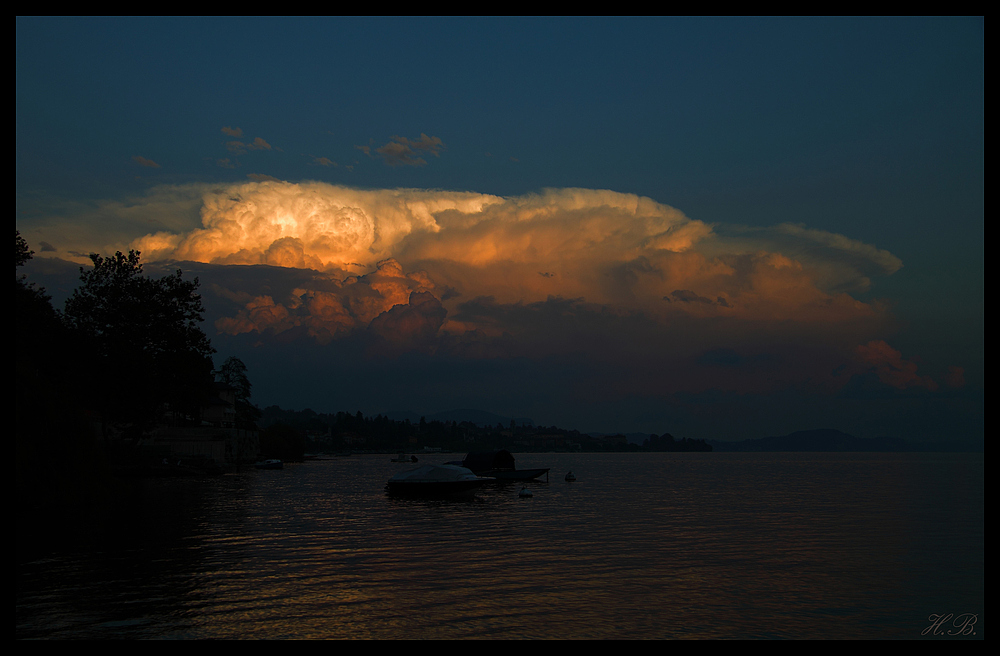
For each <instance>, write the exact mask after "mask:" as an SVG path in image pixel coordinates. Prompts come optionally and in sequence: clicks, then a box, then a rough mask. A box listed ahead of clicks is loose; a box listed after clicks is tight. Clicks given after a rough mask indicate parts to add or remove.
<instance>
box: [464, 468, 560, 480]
mask: <svg viewBox="0 0 1000 656" xmlns="http://www.w3.org/2000/svg"><path fill="white" fill-rule="evenodd" d="M548 472H549V468H545V469H509V470H503V469H491V470H489V471H484V472H476V474H477V475H479V476H488V477H490V478H495V479H497V480H498V481H530V480H533V479H536V478H538V477H539V476H541V475H542V474H547V473H548Z"/></svg>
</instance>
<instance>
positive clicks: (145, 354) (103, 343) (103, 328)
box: [64, 250, 215, 439]
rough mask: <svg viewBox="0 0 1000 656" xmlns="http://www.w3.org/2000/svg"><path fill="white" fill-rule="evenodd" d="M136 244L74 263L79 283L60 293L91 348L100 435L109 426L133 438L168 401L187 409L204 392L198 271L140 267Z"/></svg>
mask: <svg viewBox="0 0 1000 656" xmlns="http://www.w3.org/2000/svg"><path fill="white" fill-rule="evenodd" d="M139 258H140V253H139V252H138V251H134V250H133V251H129V253H128V255H127V256H126V255H124V254H122V253H121V251H119V252H117V253H116V254H115V255H114V256H112V257H108V258H103V257H101V256H100V255H96V254H92V255H91V256H90V259H91V260H92V261H93V263H94V268H93V269H90V270H84V269H83V268H82V267H81V268H80V280H81V282H82V285H81V286H80V287H78V288H77V289H76V290H75V291H74V292H73V295H72V296H71V297H70V298H69V300H67V301H66V311H65V315H64V316H65V318H66V321H67V323H68V325H69V326H71V327H72V328H74V329H75V330H77V331H79V332H80V333H82V334H83V335H84V336H85V337H86V339H87V340H88V341H89V343H90V346H91V348H92V354H91V357H92V359H93V364H94V365H95V368H94V369H93V370H92V371H93V375H94V379H95V380H94V381H93V383H94V385H93V389H94V392H95V397H96V398H95V399H94V401H95V402H96V404H97V406H98V408H99V409H100V412H101V418H102V423H103V426H104V431H105V435H106V436H107V435H108V429H109V427H111V426H114V427H117V428H118V430H120V431H122V436H123V437H131V438H133V439H138V437H140V436H141V435H142V433H143V432H145V431H147V430H148V429H149V428H150V427H152V425H153V424H154V423H155V422H156V421H157V420H158V419H159V418H160V417H161V416H162V413H163V411H164V409H165V407H169V409H170V410H171V411H172V414H173V416H174V417H175V418H176V417H185V416H187V417H192V418H193V417H195V416H196V415H197V414H198V412H199V409H200V407H201V405H202V403H203V402H204V400H205V398H206V396H207V395H208V394H210V386H211V382H212V376H211V372H212V359H211V355H212V353H214V352H215V349H213V348H212V345H211V343H210V342H209V340H208V337H207V336H206V335H205V333H204V332H203V331H202V330H201V328H200V327H199V325H198V324H199V323H200V322H201V321H202V313H203V312H204V308H203V306H202V303H201V296H199V295H198V293H197V289H198V279H197V278H195V279H194V280H193V281H186V280H184V279H183V278H182V274H181V271H180V270H179V269H178V270H177V272H176V273H175V274H173V275H168V276H164V277H163V278H158V279H154V278H149V277H148V276H146V275H144V274H143V271H142V264H141V263H140V261H139Z"/></svg>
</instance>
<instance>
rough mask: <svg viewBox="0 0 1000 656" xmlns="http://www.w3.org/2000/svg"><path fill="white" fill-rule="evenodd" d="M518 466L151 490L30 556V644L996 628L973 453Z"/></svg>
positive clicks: (667, 458) (370, 468)
mask: <svg viewBox="0 0 1000 656" xmlns="http://www.w3.org/2000/svg"><path fill="white" fill-rule="evenodd" d="M456 457H457V458H461V457H462V456H461V455H457V456H455V455H450V456H442V457H440V458H433V457H427V458H421V462H441V461H443V460H447V459H454V458H456ZM516 457H517V464H518V467H520V468H530V467H551V468H552V472H551V474H550V479H549V481H548V482H547V483H546V482H545V479H544V477H543V479H542V481H540V482H535V483H533V484H532V485H531V489H532V490H533V492H534V497H533V498H530V499H522V498H518V495H517V493H518V490H519V489H520V486H519V485H512V486H508V487H502V488H486V489H484V490H482V491H480V492H479V493H478V494H477V496H476V498H475V499H474V500H472V501H466V502H445V501H419V500H397V499H392V498H389V497H387V496H386V495H385V494H384V491H383V490H384V485H385V482H386V480H388V478H389V477H390V476H392V475H393V474H394V473H395V472H397V471H399V470H400V469H401V468H404V467H405V466H404V465H397V464H393V463H391V462H390V456H388V455H366V456H354V457H350V458H338V459H334V460H326V461H314V462H308V463H303V464H291V465H286V468H285V469H284V470H281V471H256V470H253V471H248V472H245V473H241V474H231V475H226V476H222V477H219V478H214V479H204V480H155V481H146V482H144V483H142V486H141V489H140V491H139V493H137V495H136V496H137V498H135V499H132V500H130V502H129V503H127V504H123V506H124V507H123V508H121V509H120V510H116V511H115V512H114V513H113V514H111V515H109V516H108V517H106V518H104V519H103V520H99V521H98V520H95V522H94V523H93V524H92V525H91V527H90V529H89V530H87V531H82V532H81V534H80V536H79V538H78V539H75V540H73V541H72V543H71V544H63V545H60V546H58V547H51V548H47V549H44V550H40V549H33V550H32V551H33V553H32V554H31V555H30V556H29V557H22V558H21V559H20V561H19V563H18V567H17V604H16V630H17V638H19V639H21V638H56V639H93V638H129V639H135V638H141V639H150V638H152V639H204V638H218V639H280V638H303V639H304V638H353V639H359V638H364V639H367V638H408V639H412V638H421V639H422V638H501V639H502V638H619V639H625V638H695V639H713V638H904V639H910V638H921V637H926V638H932V637H933V638H934V639H938V640H954V639H968V638H978V639H982V638H983V631H984V613H983V611H984V605H983V604H984V554H983V546H984V540H983V523H984V522H983V520H984V487H983V482H984V476H983V474H984V454H922V453H912V454H910V453H906V454H896V453H894V454H834V453H755V454H744V453H708V454H701V453H653V454H648V453H647V454H519V455H517V454H516ZM571 469H572V470H573V472H574V473H575V474H576V476H577V479H578V480H577V481H576V482H574V483H566V482H564V481H563V475H564V474H565V473H566V472H567V471H568V470H571ZM20 539H24V536H22V537H21V538H20ZM949 614H950V615H951V617H949ZM966 614H972V615H966ZM932 616H940V617H941V619H942V620H943V619H947V621H945V622H943V623H940V624H938V625H935V622H934V619H933V618H932ZM959 618H961V619H959ZM934 634H936V635H934Z"/></svg>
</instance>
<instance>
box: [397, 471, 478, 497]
mask: <svg viewBox="0 0 1000 656" xmlns="http://www.w3.org/2000/svg"><path fill="white" fill-rule="evenodd" d="M489 480H491V479H488V478H480V477H479V476H476V475H475V474H473V473H472V471H471V470H470V469H467V468H465V467H459V466H457V465H423V466H421V467H417V468H416V469H408V470H406V471H402V472H399V473H398V474H396V475H395V476H393V477H392V478H390V479H389V482H388V483H386V485H385V490H386V492H388V493H389V494H391V495H394V496H407V497H463V496H472V495H474V494H475V493H476V490H478V489H479V488H480V487H481V486H482V485H483V483H486V482H487V481H489Z"/></svg>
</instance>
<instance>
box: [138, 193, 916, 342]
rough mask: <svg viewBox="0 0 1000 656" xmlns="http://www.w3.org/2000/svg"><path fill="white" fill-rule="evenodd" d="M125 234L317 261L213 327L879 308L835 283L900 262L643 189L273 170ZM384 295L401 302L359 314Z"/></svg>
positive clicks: (173, 254) (173, 255) (268, 258)
mask: <svg viewBox="0 0 1000 656" xmlns="http://www.w3.org/2000/svg"><path fill="white" fill-rule="evenodd" d="M132 247H133V248H137V249H139V250H141V251H142V252H143V257H144V259H147V260H148V259H154V260H163V259H174V260H190V261H197V262H206V263H215V264H268V265H274V266H281V267H293V268H299V269H312V270H315V271H317V272H321V273H322V275H323V276H324V280H326V281H327V283H326V284H325V286H324V288H322V289H320V288H318V287H317V288H316V289H306V288H301V289H297V290H295V292H294V293H293V294H291V295H290V296H288V297H285V298H275V297H273V296H269V295H259V296H253V298H252V300H251V301H249V302H247V303H246V304H245V307H244V309H243V310H242V311H241V312H240V314H239V315H238V316H235V317H231V318H229V319H226V320H224V321H222V322H220V324H219V326H218V327H219V329H220V330H223V331H225V332H229V333H240V332H250V331H263V330H273V331H276V332H280V331H282V330H288V329H291V328H293V327H298V328H304V329H306V330H307V331H308V333H309V334H310V335H312V336H314V337H316V338H317V339H319V340H320V341H327V340H330V339H335V338H337V337H338V336H340V335H344V334H347V333H349V332H351V331H352V330H354V329H356V328H358V327H364V328H367V329H370V330H375V329H376V328H377V329H378V330H380V331H382V334H385V335H388V334H389V333H390V332H391V330H397V331H404V332H405V330H406V329H407V327H410V328H412V329H413V330H412V331H411V332H413V333H414V334H417V333H419V334H421V335H427V334H430V332H431V328H432V327H434V326H437V327H440V328H443V329H444V331H445V332H451V333H461V332H463V331H467V330H480V329H487V328H488V327H485V326H480V325H473V324H471V323H469V322H468V321H463V320H462V318H461V313H458V312H456V309H457V308H458V307H459V305H460V304H462V303H465V302H468V301H471V300H473V299H476V298H490V302H491V303H495V304H522V305H530V304H533V303H543V302H545V301H546V300H547V299H552V298H565V299H580V300H581V301H584V302H586V303H588V304H591V305H592V306H595V307H598V306H599V307H604V308H607V309H608V310H609V311H612V312H641V313H643V314H644V315H645V316H649V317H658V318H659V319H660V320H664V321H666V320H669V318H670V317H676V316H687V317H703V318H713V317H718V318H720V319H726V318H739V319H747V320H759V321H769V322H775V321H793V322H796V323H800V324H801V323H817V324H818V323H822V324H830V323H843V322H851V321H856V320H859V319H870V318H872V317H874V316H875V315H877V314H878V313H879V308H877V307H874V306H872V305H869V304H865V303H862V302H859V301H857V300H855V299H854V298H853V297H851V296H850V295H849V294H848V293H845V291H844V290H847V291H850V290H855V289H863V288H864V287H865V286H866V285H867V284H868V280H869V278H870V276H871V275H873V274H889V273H892V272H893V271H895V270H896V269H898V268H899V266H901V265H900V263H899V260H898V259H897V258H895V256H893V255H891V254H890V253H887V252H886V251H881V250H878V249H876V248H874V247H872V246H869V245H867V244H862V243H861V242H857V241H854V240H851V239H848V238H846V237H843V236H840V235H835V234H832V233H827V232H823V231H819V230H810V229H806V228H803V227H801V226H787V225H786V226H778V227H776V228H771V229H766V230H764V229H744V230H730V231H728V232H725V231H723V232H721V233H720V232H719V231H716V230H714V229H713V227H711V226H709V225H707V224H705V223H703V222H701V221H697V220H694V219H690V218H688V217H687V216H685V215H684V214H683V213H682V212H680V211H679V210H676V209H674V208H672V207H669V206H667V205H663V204H660V203H657V202H655V201H653V200H651V199H649V198H644V197H640V196H637V195H634V194H623V193H616V192H612V191H605V190H591V189H556V190H546V191H543V192H541V193H537V194H528V195H524V196H517V197H510V198H503V197H499V196H491V195H487V194H479V193H472V192H450V191H436V190H415V189H396V190H360V189H352V188H347V187H341V186H334V185H329V184H325V183H319V182H307V183H300V184H293V183H287V182H279V181H263V182H249V183H245V184H240V185H233V186H231V187H228V188H223V189H215V190H210V191H205V192H204V194H203V199H202V208H201V227H200V228H197V229H194V230H189V231H186V232H169V233H168V232H159V233H155V234H150V235H147V236H145V237H142V238H140V239H138V240H136V241H134V242H133V243H132ZM432 298H433V299H434V302H435V303H436V304H437V305H434V304H433V303H431V302H430V299H432ZM432 305H433V307H432ZM396 306H405V307H408V308H410V309H411V310H412V312H411V313H410V314H408V315H405V317H404V312H403V310H402V309H400V310H398V311H397V312H396V314H395V315H393V316H391V317H390V316H387V317H384V318H383V319H380V320H379V321H378V322H375V319H376V318H377V317H379V316H380V315H381V314H383V313H386V312H389V311H390V310H392V308H394V307H396Z"/></svg>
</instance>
